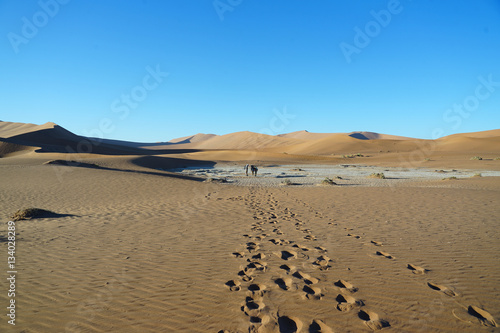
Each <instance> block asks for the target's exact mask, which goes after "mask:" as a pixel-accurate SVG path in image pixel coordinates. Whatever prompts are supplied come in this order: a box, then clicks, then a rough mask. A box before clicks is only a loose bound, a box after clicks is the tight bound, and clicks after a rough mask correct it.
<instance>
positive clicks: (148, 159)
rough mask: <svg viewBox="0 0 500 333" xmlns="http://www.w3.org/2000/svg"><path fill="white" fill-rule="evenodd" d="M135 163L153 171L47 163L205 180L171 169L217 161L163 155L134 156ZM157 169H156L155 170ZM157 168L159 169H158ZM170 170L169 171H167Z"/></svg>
mask: <svg viewBox="0 0 500 333" xmlns="http://www.w3.org/2000/svg"><path fill="white" fill-rule="evenodd" d="M130 162H131V163H132V164H133V165H136V166H138V167H142V168H146V169H151V170H152V171H147V170H134V169H120V168H112V167H106V166H101V165H98V164H94V163H86V162H79V161H67V160H53V161H49V162H47V163H46V164H49V165H64V166H70V167H80V168H90V169H99V170H109V171H117V172H129V173H136V174H137V173H139V174H144V175H154V176H161V177H170V178H178V179H185V180H194V181H204V180H205V179H204V178H200V177H193V176H187V175H181V174H176V173H173V172H172V171H170V172H169V170H170V169H176V168H187V167H192V166H200V167H201V166H203V167H207V168H210V167H213V166H214V165H215V162H212V161H200V160H188V159H182V158H173V157H161V156H140V157H137V158H134V159H132V160H131V161H130ZM153 170H155V171H153ZM156 170H157V171H156ZM165 172H169V173H165Z"/></svg>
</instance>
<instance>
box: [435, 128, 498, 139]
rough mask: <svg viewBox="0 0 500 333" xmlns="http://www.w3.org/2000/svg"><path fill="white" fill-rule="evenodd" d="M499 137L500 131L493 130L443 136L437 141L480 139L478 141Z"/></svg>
mask: <svg viewBox="0 0 500 333" xmlns="http://www.w3.org/2000/svg"><path fill="white" fill-rule="evenodd" d="M497 136H500V129H493V130H488V131H480V132H468V133H457V134H451V135H447V136H443V137H441V138H439V139H437V140H449V139H456V138H480V139H485V138H492V137H497Z"/></svg>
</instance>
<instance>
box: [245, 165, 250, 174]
mask: <svg viewBox="0 0 500 333" xmlns="http://www.w3.org/2000/svg"><path fill="white" fill-rule="evenodd" d="M249 167H250V166H249V165H248V164H247V165H245V174H246V175H247V176H248V168H249Z"/></svg>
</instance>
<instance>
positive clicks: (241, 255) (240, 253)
mask: <svg viewBox="0 0 500 333" xmlns="http://www.w3.org/2000/svg"><path fill="white" fill-rule="evenodd" d="M233 256H235V257H236V258H243V257H244V256H245V253H243V252H233Z"/></svg>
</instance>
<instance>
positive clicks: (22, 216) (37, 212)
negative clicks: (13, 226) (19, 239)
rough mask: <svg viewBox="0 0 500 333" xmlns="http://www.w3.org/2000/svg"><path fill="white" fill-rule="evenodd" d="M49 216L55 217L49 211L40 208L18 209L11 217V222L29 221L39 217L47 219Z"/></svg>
mask: <svg viewBox="0 0 500 333" xmlns="http://www.w3.org/2000/svg"><path fill="white" fill-rule="evenodd" d="M50 215H56V213H54V212H51V211H50V210H45V209H40V208H25V209H19V210H18V211H16V212H15V213H14V214H12V215H11V217H10V218H11V219H12V220H13V221H20V220H31V219H36V218H39V217H47V216H50Z"/></svg>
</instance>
